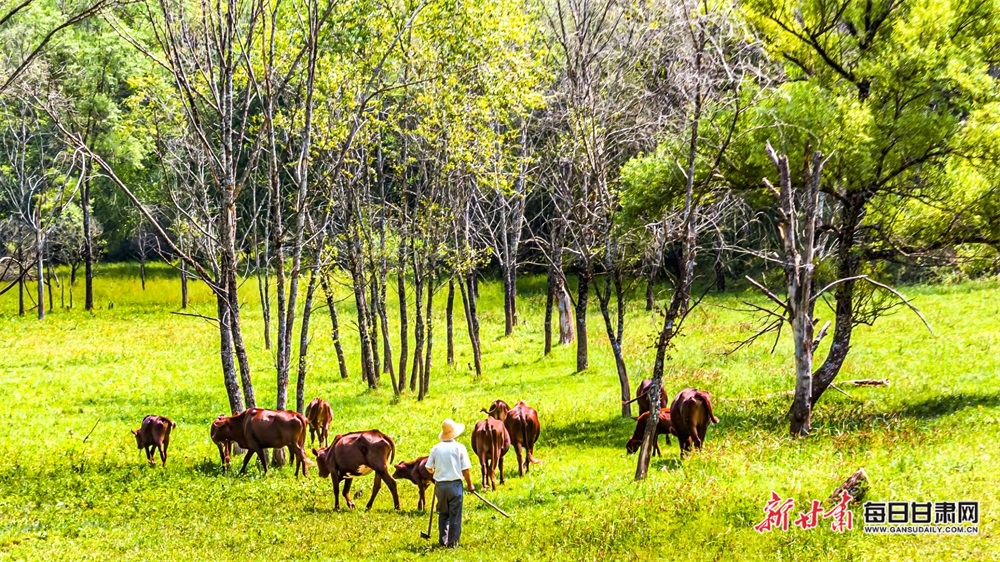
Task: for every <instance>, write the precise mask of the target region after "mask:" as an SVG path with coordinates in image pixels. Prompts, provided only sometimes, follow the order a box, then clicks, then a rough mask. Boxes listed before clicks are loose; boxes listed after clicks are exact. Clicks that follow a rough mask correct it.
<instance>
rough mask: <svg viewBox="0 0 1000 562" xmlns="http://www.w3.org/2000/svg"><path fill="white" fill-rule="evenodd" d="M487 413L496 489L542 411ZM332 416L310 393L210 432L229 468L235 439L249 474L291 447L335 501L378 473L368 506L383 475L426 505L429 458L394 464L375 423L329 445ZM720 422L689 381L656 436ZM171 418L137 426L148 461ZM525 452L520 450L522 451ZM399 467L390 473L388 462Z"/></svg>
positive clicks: (523, 458) (488, 472)
mask: <svg viewBox="0 0 1000 562" xmlns="http://www.w3.org/2000/svg"><path fill="white" fill-rule="evenodd" d="M651 388H652V381H650V380H644V381H642V383H641V384H640V385H639V388H638V389H637V390H636V396H637V397H638V398H637V399H636V401H637V402H638V404H639V417H638V418H636V424H635V432H634V433H633V434H632V437H630V438H629V440H628V441H627V442H626V443H625V450H626V451H627V452H628V453H629V454H631V453H634V452H636V451H637V450H638V449H639V446H640V445H641V443H642V435H643V432H644V430H645V427H646V420H647V419H648V418H649V415H650V400H649V398H650V394H651ZM666 403H667V395H666V393H665V392H664V391H663V389H662V388H661V389H660V404H666ZM481 411H482V412H483V413H485V414H486V416H487V417H486V419H484V420H482V421H479V422H478V423H476V424H475V426H474V428H473V430H472V450H473V452H474V453H475V454H476V456H477V457H478V458H479V469H480V474H481V476H482V486H483V487H484V488H485V487H487V486H489V487H491V488H492V489H494V490H496V473H497V472H498V471H499V473H500V483H501V484H503V483H504V472H503V458H504V456H506V454H507V452H508V451H509V450H510V447H511V445H513V446H514V452H515V454H516V456H517V471H518V474H519V475H520V476H524V474H525V473H526V472H528V468H529V467H530V466H531V465H532V464H538V463H539V462H540V461H538V459H536V458H535V456H534V450H535V442H536V441H538V435H539V433H540V430H541V426H540V425H539V423H538V412H537V411H535V409H534V408H532V407H531V406H529V405H528V404H526V403H525V402H524V401H523V400H522V401H519V402H518V403H517V404H515V405H514V406H513V407H511V406H509V405H508V404H507V403H506V402H504V401H503V400H496V401H494V402H493V404H491V405H490V407H489V409H486V408H483V409H482V410H481ZM332 420H333V412H332V410H331V409H330V404H329V403H327V402H326V401H325V400H322V399H320V398H315V399H313V401H312V402H310V403H309V406H308V407H307V408H306V413H305V415H302V414H300V413H298V412H293V411H288V410H267V409H264V408H249V409H247V410H244V411H242V412H240V413H238V414H236V415H233V416H226V415H220V416H219V417H218V418H216V419H215V420H214V421H213V422H212V427H211V432H210V436H211V439H212V441H213V442H214V443H215V445H216V446H217V447H218V449H219V457H220V458H221V460H222V464H223V466H224V467H226V468H228V467H229V465H230V455H231V453H232V446H233V444H234V443H235V444H236V445H238V446H239V447H242V448H243V449H246V451H247V454H246V455H244V458H243V468H242V469H241V470H240V474H245V473H246V470H247V465H248V464H249V463H250V459H251V458H252V457H253V456H254V455H257V458H258V459H260V462H261V465H262V466H263V469H264V474H267V454H266V451H265V450H266V449H280V448H284V447H287V448H288V452H289V459H290V460H291V461H292V462H294V464H295V476H296V477H297V476H298V475H299V471H300V470H301V472H302V475H303V476H305V475H307V473H306V468H307V466H308V465H310V464H315V465H317V466H318V468H319V475H320V477H321V478H326V477H327V476H329V477H330V478H331V480H333V491H334V498H335V499H334V507H335V508H336V509H339V508H340V483H341V481H344V493H343V496H344V500H346V502H347V506H348V507H349V508H351V509H353V508H354V502H352V501H351V497H350V490H351V481H352V480H353V479H354V478H358V477H361V476H365V475H367V474H369V473H372V472H374V473H375V482H374V484H373V486H372V495H371V498H370V499H369V500H368V505H367V508H368V509H371V507H372V503H374V502H375V497H376V496H377V495H378V492H379V490H380V489H381V487H382V482H385V484H386V486H387V487H388V488H389V491H390V492H391V493H392V501H393V504H394V506H395V508H396V509H399V495H398V493H397V490H396V480H397V479H400V478H403V479H406V480H409V481H411V482H413V483H414V484H416V485H417V488H418V489H419V491H420V499H419V500H418V502H417V509H423V508H424V506H425V504H426V501H425V492H426V491H427V488H428V487H429V486H430V484H431V483H433V481H434V480H433V477H432V476H431V474H430V473H429V472H428V471H427V468H426V463H427V457H426V456H423V457H419V458H417V459H415V460H412V461H409V462H400V463H397V464H395V465H393V464H392V463H393V462H394V461H395V456H396V443H395V442H394V441H393V440H392V438H391V437H389V436H388V435H386V434H385V433H382V432H381V431H379V430H377V429H371V430H368V431H357V432H353V433H346V434H343V435H336V436H335V437H334V438H333V443H332V444H330V441H329V436H328V431H329V428H330V422H331V421H332ZM711 423H719V418H717V417H715V415H714V414H713V413H712V399H711V396H709V394H708V393H707V392H705V391H703V390H696V389H693V388H686V389H684V390H682V391H681V392H680V393H678V394H677V396H676V397H675V398H674V400H673V402H672V403H671V405H670V409H669V410H667V409H661V410H660V418H659V423H658V424H657V428H656V435H657V440H658V439H659V436H660V435H665V436H666V441H667V444H668V445H669V444H670V435H674V436H676V437H677V440H678V441H679V443H680V448H681V455H683V454H684V452H685V451H690V450H691V447H692V445H693V446H694V447H697V448H699V449H700V448H701V445H702V443H703V442H704V440H705V433H706V431H707V429H708V425H709V424H711ZM176 426H177V424H175V423H174V422H173V421H171V420H170V419H169V418H167V417H164V416H146V417H145V418H144V419H143V420H142V426H141V427H140V428H139V429H138V430H133V431H132V433H133V434H134V435H135V441H136V445H137V446H138V448H140V449H145V451H146V460H147V461H148V462H149V463H150V464H153V463H155V460H154V456H155V453H156V452H159V454H160V461H161V462H162V463H163V466H166V464H167V446H168V445H169V444H170V430H171V429H173V428H174V427H176ZM307 429H308V431H309V434H310V442H311V443H313V442H316V441H318V442H319V445H320V447H321V448H320V449H315V448H314V449H312V453H313V455H314V456H315V457H316V462H315V463H313V462H312V461H310V460H309V459H308V458H306V453H305V440H306V430H307ZM522 451H523V454H522ZM654 452H655V453H656V454H659V453H660V449H659V444H657V443H656V441H654ZM390 465H392V466H393V467H394V468H395V472H394V473H393V474H392V475H390V474H389V466H390Z"/></svg>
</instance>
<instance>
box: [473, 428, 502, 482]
mask: <svg viewBox="0 0 1000 562" xmlns="http://www.w3.org/2000/svg"><path fill="white" fill-rule="evenodd" d="M509 449H510V435H509V434H508V433H507V428H506V427H504V424H503V422H501V421H500V420H498V419H494V418H486V419H485V420H482V421H480V422H479V423H477V424H476V427H475V428H473V430H472V451H473V452H474V453H476V456H477V457H479V471H480V472H481V473H482V475H483V488H486V486H490V487H491V488H492V489H494V490H496V489H497V477H496V470H497V468H499V469H500V483H501V484H503V457H504V455H506V454H507V451H508V450H509Z"/></svg>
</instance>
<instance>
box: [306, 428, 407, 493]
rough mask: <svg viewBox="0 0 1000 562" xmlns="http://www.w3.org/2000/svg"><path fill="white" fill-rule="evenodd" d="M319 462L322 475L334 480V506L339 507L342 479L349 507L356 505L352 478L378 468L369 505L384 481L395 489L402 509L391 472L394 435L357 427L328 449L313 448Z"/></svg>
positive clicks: (390, 488)
mask: <svg viewBox="0 0 1000 562" xmlns="http://www.w3.org/2000/svg"><path fill="white" fill-rule="evenodd" d="M312 451H313V454H314V455H316V461H317V463H318V464H319V475H320V477H321V478H326V477H327V475H329V476H330V479H331V480H333V497H334V508H335V509H340V481H341V480H347V482H345V483H344V500H346V501H347V507H349V508H351V509H354V502H352V501H351V496H350V491H351V481H352V480H354V479H355V478H358V477H360V476H364V475H366V474H368V473H369V472H375V483H374V484H373V485H372V497H371V499H369V500H368V506H367V507H366V509H371V508H372V504H373V503H375V496H377V495H378V491H379V490H380V489H381V488H382V481H385V485H386V486H388V487H389V491H390V492H392V503H393V505H394V506H395V507H396V509H399V494H398V493H397V492H396V481H395V480H394V479H393V478H392V476H390V475H389V465H390V464H391V463H392V461H393V459H394V458H395V457H396V444H395V443H394V442H393V440H392V438H391V437H389V436H388V435H386V434H384V433H382V432H381V431H379V430H377V429H370V430H368V431H358V432H355V433H348V434H346V435H337V436H336V437H334V438H333V445H330V446H329V447H327V448H325V449H320V450H318V451H317V450H316V449H313V450H312Z"/></svg>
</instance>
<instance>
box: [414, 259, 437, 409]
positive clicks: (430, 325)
mask: <svg viewBox="0 0 1000 562" xmlns="http://www.w3.org/2000/svg"><path fill="white" fill-rule="evenodd" d="M433 314H434V277H433V276H431V277H430V279H429V280H428V281H427V313H426V314H425V315H424V316H425V319H426V323H427V334H426V336H427V350H426V352H425V354H424V368H423V371H422V372H421V377H420V392H419V394H418V395H417V400H423V399H424V396H427V390H428V389H429V388H430V384H431V350H432V348H433V346H434V321H433V319H434V316H433Z"/></svg>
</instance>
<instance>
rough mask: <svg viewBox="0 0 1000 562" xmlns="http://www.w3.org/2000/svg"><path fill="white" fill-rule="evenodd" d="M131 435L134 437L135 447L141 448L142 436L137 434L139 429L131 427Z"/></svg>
mask: <svg viewBox="0 0 1000 562" xmlns="http://www.w3.org/2000/svg"><path fill="white" fill-rule="evenodd" d="M132 436H133V437H135V447H136V448H137V449H141V448H142V437H140V436H139V430H136V429H133V430H132Z"/></svg>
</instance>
